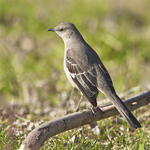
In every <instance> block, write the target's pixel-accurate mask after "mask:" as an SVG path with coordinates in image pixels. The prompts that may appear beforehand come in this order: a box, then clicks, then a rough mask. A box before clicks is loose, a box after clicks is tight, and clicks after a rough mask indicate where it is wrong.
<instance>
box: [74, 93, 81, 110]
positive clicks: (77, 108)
mask: <svg viewBox="0 0 150 150" xmlns="http://www.w3.org/2000/svg"><path fill="white" fill-rule="evenodd" d="M82 97H83V94H81V97H80V100H79V103H78V105H77V107H76V110H75V111H76V112H77V111H78V110H79V106H80V103H81V100H82Z"/></svg>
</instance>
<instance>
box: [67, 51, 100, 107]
mask: <svg viewBox="0 0 150 150" xmlns="http://www.w3.org/2000/svg"><path fill="white" fill-rule="evenodd" d="M73 54H74V53H72V51H71V50H70V49H69V50H67V52H66V67H67V68H68V71H69V73H70V76H71V78H72V80H73V81H74V82H75V83H76V85H77V86H78V88H79V89H80V91H81V92H82V93H83V95H84V96H85V97H86V98H87V99H88V100H89V101H90V102H91V104H92V105H93V106H97V103H96V97H97V94H98V89H97V79H96V70H95V68H94V67H91V68H90V70H87V68H84V66H83V65H82V63H80V61H76V60H75V59H73V58H74V57H73V56H72V55H73Z"/></svg>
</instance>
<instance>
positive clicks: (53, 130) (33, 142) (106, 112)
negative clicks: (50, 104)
mask: <svg viewBox="0 0 150 150" xmlns="http://www.w3.org/2000/svg"><path fill="white" fill-rule="evenodd" d="M123 102H124V103H125V104H126V105H127V107H128V108H129V110H130V111H133V110H136V109H138V108H140V107H142V106H144V105H148V104H149V103H150V91H149V92H147V93H144V94H142V95H139V96H137V97H134V98H131V99H128V100H125V101H123ZM94 112H95V113H96V116H95V115H93V113H92V112H91V111H90V110H88V109H85V110H84V111H83V112H75V113H72V114H68V115H66V116H63V117H60V118H56V119H53V120H50V121H48V122H45V123H43V124H42V125H40V126H39V127H37V128H35V129H34V130H33V131H31V132H30V133H29V134H28V136H27V137H26V138H25V140H24V141H23V143H22V144H21V147H20V150H27V149H30V150H38V149H40V147H41V146H42V145H43V144H44V142H45V141H46V140H47V139H48V138H50V137H52V136H54V135H56V134H59V133H62V132H65V131H67V130H70V129H74V128H78V127H80V126H83V125H86V124H91V123H93V122H95V121H98V120H101V119H105V118H108V117H111V116H115V115H118V114H119V112H118V111H117V110H116V108H115V106H114V105H112V104H110V105H107V106H105V107H97V108H96V109H94Z"/></svg>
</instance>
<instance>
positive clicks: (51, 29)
mask: <svg viewBox="0 0 150 150" xmlns="http://www.w3.org/2000/svg"><path fill="white" fill-rule="evenodd" d="M47 31H53V32H54V31H55V30H54V29H53V28H50V29H47Z"/></svg>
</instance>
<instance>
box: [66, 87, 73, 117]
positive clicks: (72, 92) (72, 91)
mask: <svg viewBox="0 0 150 150" xmlns="http://www.w3.org/2000/svg"><path fill="white" fill-rule="evenodd" d="M74 90H75V88H73V90H72V92H71V95H70V99H69V101H68V104H67V108H66V115H67V114H68V113H69V112H68V108H69V105H70V100H71V99H72V96H73V94H74Z"/></svg>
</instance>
